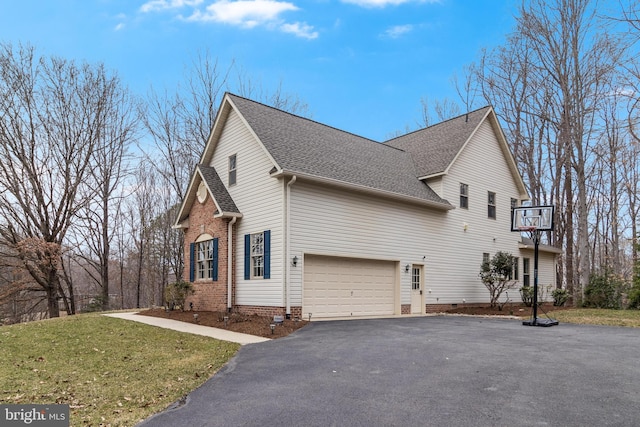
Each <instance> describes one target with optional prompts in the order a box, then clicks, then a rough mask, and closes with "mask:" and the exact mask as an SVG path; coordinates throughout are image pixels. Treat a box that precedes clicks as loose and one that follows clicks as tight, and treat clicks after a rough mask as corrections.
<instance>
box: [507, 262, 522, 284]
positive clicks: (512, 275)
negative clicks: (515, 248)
mask: <svg viewBox="0 0 640 427" xmlns="http://www.w3.org/2000/svg"><path fill="white" fill-rule="evenodd" d="M519 262H520V258H518V257H513V265H512V266H511V271H510V272H509V280H520V277H519V276H520V273H519V271H518V263H519Z"/></svg>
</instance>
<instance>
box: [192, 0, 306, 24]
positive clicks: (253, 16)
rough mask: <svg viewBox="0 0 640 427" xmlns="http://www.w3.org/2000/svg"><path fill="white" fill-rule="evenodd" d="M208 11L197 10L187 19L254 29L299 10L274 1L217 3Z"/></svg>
mask: <svg viewBox="0 0 640 427" xmlns="http://www.w3.org/2000/svg"><path fill="white" fill-rule="evenodd" d="M205 10H206V11H205V12H204V13H203V12H200V11H199V10H196V11H195V12H194V13H193V15H191V16H190V17H188V18H187V20H189V21H202V22H211V21H213V22H221V23H226V24H232V25H239V26H242V27H247V28H252V27H255V26H257V25H260V24H266V23H273V22H274V21H277V20H278V19H279V16H280V14H282V13H283V12H287V11H295V10H298V7H296V6H295V5H294V4H293V3H288V2H282V1H274V0H240V1H228V0H221V1H216V2H214V3H212V4H210V5H209V6H207V7H206V9H205Z"/></svg>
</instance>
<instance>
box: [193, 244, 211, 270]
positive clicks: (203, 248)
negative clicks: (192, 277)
mask: <svg viewBox="0 0 640 427" xmlns="http://www.w3.org/2000/svg"><path fill="white" fill-rule="evenodd" d="M212 272H213V239H212V240H205V241H204V242H197V243H196V278H197V279H211V278H212V277H211V274H212Z"/></svg>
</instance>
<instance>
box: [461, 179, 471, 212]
mask: <svg viewBox="0 0 640 427" xmlns="http://www.w3.org/2000/svg"><path fill="white" fill-rule="evenodd" d="M460 207H461V208H464V209H469V185H467V184H462V183H460Z"/></svg>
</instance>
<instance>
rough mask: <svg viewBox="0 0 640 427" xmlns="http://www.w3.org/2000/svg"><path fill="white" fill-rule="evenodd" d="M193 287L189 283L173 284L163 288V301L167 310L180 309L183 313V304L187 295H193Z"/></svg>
mask: <svg viewBox="0 0 640 427" xmlns="http://www.w3.org/2000/svg"><path fill="white" fill-rule="evenodd" d="M194 293H195V291H194V290H193V285H192V284H191V283H189V282H184V281H180V282H175V283H171V284H169V285H167V286H166V287H165V288H164V301H165V304H166V307H167V308H168V309H169V310H173V309H175V308H177V307H180V309H181V310H182V311H184V303H185V301H186V299H187V297H188V296H189V295H193V294H194Z"/></svg>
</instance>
